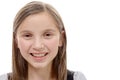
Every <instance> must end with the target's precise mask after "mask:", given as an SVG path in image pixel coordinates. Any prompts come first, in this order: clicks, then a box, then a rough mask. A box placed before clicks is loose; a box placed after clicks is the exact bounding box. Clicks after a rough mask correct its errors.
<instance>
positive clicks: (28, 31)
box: [20, 29, 56, 33]
mask: <svg viewBox="0 0 120 80" xmlns="http://www.w3.org/2000/svg"><path fill="white" fill-rule="evenodd" d="M49 31H50V32H56V30H53V29H45V30H43V32H49ZM20 33H32V31H30V30H23V31H20Z"/></svg>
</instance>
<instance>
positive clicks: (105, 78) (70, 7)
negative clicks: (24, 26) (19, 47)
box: [0, 0, 120, 80]
mask: <svg viewBox="0 0 120 80" xmlns="http://www.w3.org/2000/svg"><path fill="white" fill-rule="evenodd" d="M29 1H31V0H19V1H18V0H4V1H1V2H0V75H1V74H4V73H7V72H10V71H11V54H12V24H13V19H14V17H15V15H16V13H17V12H18V10H19V9H20V8H21V7H23V6H24V5H25V4H26V3H27V2H29ZM42 1H43V0H42ZM44 2H48V3H50V4H51V5H53V6H54V7H55V8H56V9H57V10H58V12H59V13H60V14H61V16H62V18H63V22H64V24H65V28H66V31H67V38H68V40H67V41H68V45H67V46H68V47H67V57H68V69H70V70H74V71H81V72H83V73H84V75H85V76H86V78H87V79H88V80H120V55H119V54H120V2H119V0H44Z"/></svg>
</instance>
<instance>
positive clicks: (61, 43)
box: [59, 31, 65, 47]
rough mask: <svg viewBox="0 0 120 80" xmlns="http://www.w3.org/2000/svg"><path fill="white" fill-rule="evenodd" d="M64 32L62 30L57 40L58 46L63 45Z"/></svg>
mask: <svg viewBox="0 0 120 80" xmlns="http://www.w3.org/2000/svg"><path fill="white" fill-rule="evenodd" d="M64 34H65V32H64V31H62V32H61V34H60V41H59V47H61V46H63V37H64Z"/></svg>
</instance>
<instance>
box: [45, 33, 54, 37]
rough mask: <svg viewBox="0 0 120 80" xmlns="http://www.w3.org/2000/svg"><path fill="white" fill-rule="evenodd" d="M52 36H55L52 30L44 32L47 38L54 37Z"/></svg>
mask: <svg viewBox="0 0 120 80" xmlns="http://www.w3.org/2000/svg"><path fill="white" fill-rule="evenodd" d="M52 36H53V34H52V33H50V32H47V33H45V34H44V37H45V38H52Z"/></svg>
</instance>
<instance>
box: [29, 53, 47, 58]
mask: <svg viewBox="0 0 120 80" xmlns="http://www.w3.org/2000/svg"><path fill="white" fill-rule="evenodd" d="M47 54H48V53H44V54H43V53H42V54H41V53H30V55H32V56H33V57H44V56H46V55H47Z"/></svg>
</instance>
